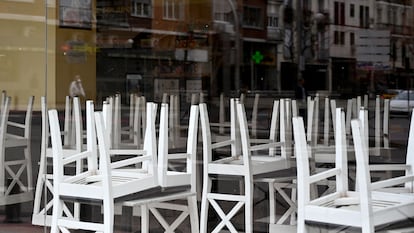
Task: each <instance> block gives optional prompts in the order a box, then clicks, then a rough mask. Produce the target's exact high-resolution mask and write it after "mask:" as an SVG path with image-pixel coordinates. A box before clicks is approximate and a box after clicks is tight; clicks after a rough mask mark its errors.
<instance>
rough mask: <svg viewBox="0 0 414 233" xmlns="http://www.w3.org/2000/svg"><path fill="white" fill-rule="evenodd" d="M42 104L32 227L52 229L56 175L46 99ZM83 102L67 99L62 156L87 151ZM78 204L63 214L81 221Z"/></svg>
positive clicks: (62, 131) (62, 132) (76, 98)
mask: <svg viewBox="0 0 414 233" xmlns="http://www.w3.org/2000/svg"><path fill="white" fill-rule="evenodd" d="M40 102H41V114H42V125H41V133H42V136H41V148H40V162H39V173H38V177H37V183H36V192H35V198H34V204H33V214H32V224H33V225H39V226H50V224H51V217H52V206H53V201H52V200H53V196H54V194H53V193H54V189H53V174H52V172H51V166H52V161H51V160H52V156H53V153H52V148H51V147H50V145H49V140H50V139H49V136H50V133H49V120H48V113H47V112H48V108H47V100H46V97H44V96H42V97H41V99H40ZM80 106H81V104H80V101H79V98H78V97H74V98H71V97H69V96H67V97H66V101H65V111H64V126H63V127H62V129H63V130H61V132H60V134H61V136H62V138H63V139H62V143H63V147H62V153H64V154H65V155H71V154H76V153H80V152H81V151H83V150H84V149H85V144H84V142H83V125H82V113H81V109H80ZM74 167H75V169H76V173H80V171H81V163H80V162H79V163H76V164H75V165H74ZM79 207H80V206H79V204H78V203H76V204H74V206H73V207H69V206H66V205H65V207H64V208H63V211H64V212H65V214H66V215H67V216H70V217H72V218H76V219H79V216H80V212H79V211H80V209H79Z"/></svg>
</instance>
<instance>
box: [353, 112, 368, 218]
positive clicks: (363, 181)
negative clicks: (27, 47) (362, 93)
mask: <svg viewBox="0 0 414 233" xmlns="http://www.w3.org/2000/svg"><path fill="white" fill-rule="evenodd" d="M364 128H365V126H363V125H362V122H361V120H360V119H353V120H352V121H351V129H352V138H353V141H354V148H355V159H356V166H357V173H356V174H357V177H356V179H357V181H358V182H357V185H358V187H356V189H357V190H358V192H359V204H360V208H361V213H362V216H363V219H364V218H366V219H368V218H369V216H372V212H373V210H372V202H371V176H370V170H369V165H368V163H369V162H368V160H369V156H368V150H367V148H368V146H367V145H365V143H366V140H364V138H365V137H366V136H365V135H364V134H365V132H364V131H365V130H364Z"/></svg>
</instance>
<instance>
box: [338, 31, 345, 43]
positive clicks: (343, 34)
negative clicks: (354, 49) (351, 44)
mask: <svg viewBox="0 0 414 233" xmlns="http://www.w3.org/2000/svg"><path fill="white" fill-rule="evenodd" d="M340 35H341V36H340V38H339V39H340V42H341V45H344V44H345V32H341V33H340Z"/></svg>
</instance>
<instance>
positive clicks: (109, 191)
mask: <svg viewBox="0 0 414 233" xmlns="http://www.w3.org/2000/svg"><path fill="white" fill-rule="evenodd" d="M87 108H89V109H87V112H89V113H91V112H93V105H92V104H88V105H87ZM94 115H95V117H87V150H86V151H83V152H80V153H77V154H74V155H69V156H66V157H63V156H62V155H63V153H62V142H61V138H60V127H59V121H58V115H57V111H56V110H49V122H50V131H51V138H52V149H53V165H54V166H53V169H54V170H53V181H54V198H53V217H52V226H51V232H59V231H62V232H69V229H84V230H92V231H98V232H108V233H109V232H113V221H114V219H113V218H114V199H115V198H119V197H123V196H127V195H130V194H133V193H136V192H140V191H143V190H147V189H150V188H153V187H155V186H156V185H157V184H158V180H157V174H156V171H155V168H156V164H154V163H155V161H156V153H155V151H156V149H155V141H154V140H153V139H154V137H155V126H154V125H153V126H152V127H150V128H147V130H146V134H147V136H148V137H146V138H147V139H148V140H146V142H144V150H142V151H137V150H133V151H131V153H130V155H132V157H130V158H128V159H124V160H118V161H113V162H111V154H114V153H115V152H114V151H112V150H110V145H109V140H108V137H107V136H106V133H107V132H106V129H105V122H104V119H103V116H102V113H99V112H97V113H95V114H94ZM94 121H96V122H94ZM95 123H96V124H95ZM95 125H96V132H95ZM95 133H97V136H98V142H99V168H98V162H97V161H98V157H97V156H98V150H97V145H96V135H95ZM150 135H154V136H150ZM122 154H129V153H128V151H127V150H124V151H123V152H122ZM79 160H83V161H86V163H87V170H85V171H83V172H82V173H79V174H75V175H70V174H66V173H65V172H64V167H65V166H67V165H68V164H70V163H73V162H76V161H79ZM144 162H146V163H147V164H148V167H147V168H148V169H147V170H146V171H147V172H143V171H140V172H134V171H132V170H129V169H125V170H122V169H121V168H127V167H129V166H135V164H137V163H144ZM80 200H86V201H87V202H88V201H91V200H97V201H98V204H99V205H102V206H103V210H104V211H103V213H104V216H103V223H97V222H88V221H87V220H79V219H74V218H67V217H66V216H65V215H64V213H63V206H64V205H63V203H64V202H66V201H75V202H78V201H80ZM92 203H93V202H92Z"/></svg>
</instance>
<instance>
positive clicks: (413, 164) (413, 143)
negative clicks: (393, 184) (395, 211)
mask: <svg viewBox="0 0 414 233" xmlns="http://www.w3.org/2000/svg"><path fill="white" fill-rule="evenodd" d="M406 153H407V154H406V159H405V163H406V164H407V165H409V167H410V168H411V169H408V170H406V171H405V172H406V174H405V175H413V174H414V171H413V169H414V109H413V110H411V122H410V131H409V133H408V144H407V152H406ZM405 187H407V188H410V190H413V183H411V182H407V183H406V184H405Z"/></svg>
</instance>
